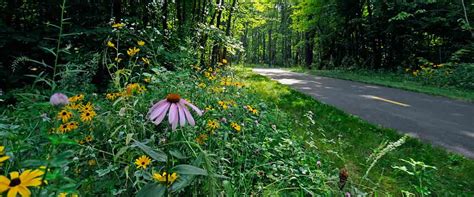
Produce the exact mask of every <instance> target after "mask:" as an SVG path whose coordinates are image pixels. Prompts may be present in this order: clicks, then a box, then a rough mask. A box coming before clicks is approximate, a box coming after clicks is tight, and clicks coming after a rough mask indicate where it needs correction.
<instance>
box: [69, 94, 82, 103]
mask: <svg viewBox="0 0 474 197" xmlns="http://www.w3.org/2000/svg"><path fill="white" fill-rule="evenodd" d="M82 100H84V95H83V94H78V95H74V96H73V97H70V98H69V102H72V103H74V102H77V101H82Z"/></svg>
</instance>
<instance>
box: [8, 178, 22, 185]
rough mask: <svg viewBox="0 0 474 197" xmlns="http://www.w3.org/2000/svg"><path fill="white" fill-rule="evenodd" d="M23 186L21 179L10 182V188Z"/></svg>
mask: <svg viewBox="0 0 474 197" xmlns="http://www.w3.org/2000/svg"><path fill="white" fill-rule="evenodd" d="M20 184H21V180H20V179H19V178H16V179H12V181H11V182H10V185H8V186H10V187H15V186H17V185H20Z"/></svg>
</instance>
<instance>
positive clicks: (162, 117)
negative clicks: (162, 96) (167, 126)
mask: <svg viewBox="0 0 474 197" xmlns="http://www.w3.org/2000/svg"><path fill="white" fill-rule="evenodd" d="M165 106H166V107H165V109H164V110H163V113H161V114H160V115H158V118H156V120H155V121H154V122H153V123H155V124H156V125H159V124H160V123H161V121H163V120H164V119H165V116H166V112H168V108H169V107H170V106H171V103H166V105H165Z"/></svg>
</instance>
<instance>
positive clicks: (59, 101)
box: [49, 93, 69, 106]
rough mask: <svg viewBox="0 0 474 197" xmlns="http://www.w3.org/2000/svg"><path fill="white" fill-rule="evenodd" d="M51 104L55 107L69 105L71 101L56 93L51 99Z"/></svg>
mask: <svg viewBox="0 0 474 197" xmlns="http://www.w3.org/2000/svg"><path fill="white" fill-rule="evenodd" d="M49 102H50V103H51V105H54V106H58V105H67V104H69V99H68V98H67V96H66V95H64V94H62V93H54V94H53V95H52V96H51V98H49Z"/></svg>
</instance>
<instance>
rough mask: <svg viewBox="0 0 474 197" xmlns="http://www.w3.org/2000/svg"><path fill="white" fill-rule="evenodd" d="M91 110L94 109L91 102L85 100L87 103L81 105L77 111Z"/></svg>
mask: <svg viewBox="0 0 474 197" xmlns="http://www.w3.org/2000/svg"><path fill="white" fill-rule="evenodd" d="M93 110H94V105H92V103H91V102H87V104H86V105H84V106H82V107H81V109H80V110H79V111H81V112H84V111H93Z"/></svg>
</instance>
